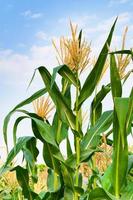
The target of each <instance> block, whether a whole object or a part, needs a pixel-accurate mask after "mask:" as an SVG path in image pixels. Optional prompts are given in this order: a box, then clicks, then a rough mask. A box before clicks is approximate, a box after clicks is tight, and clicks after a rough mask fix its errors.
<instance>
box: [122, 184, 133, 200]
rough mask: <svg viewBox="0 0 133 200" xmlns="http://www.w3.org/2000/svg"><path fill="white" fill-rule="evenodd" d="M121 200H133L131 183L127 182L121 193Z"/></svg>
mask: <svg viewBox="0 0 133 200" xmlns="http://www.w3.org/2000/svg"><path fill="white" fill-rule="evenodd" d="M121 200H133V182H129V184H128V185H127V187H125V188H124V189H123V191H122V196H121Z"/></svg>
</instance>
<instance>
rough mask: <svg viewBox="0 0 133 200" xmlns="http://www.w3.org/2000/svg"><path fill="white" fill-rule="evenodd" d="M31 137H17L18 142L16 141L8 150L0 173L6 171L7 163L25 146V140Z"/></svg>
mask: <svg viewBox="0 0 133 200" xmlns="http://www.w3.org/2000/svg"><path fill="white" fill-rule="evenodd" d="M31 138H32V137H30V136H25V137H20V138H19V139H18V142H17V143H16V146H15V147H14V148H12V150H11V151H10V152H9V154H8V156H7V159H6V162H5V163H4V165H3V166H2V167H1V169H0V175H1V174H3V173H4V172H6V171H7V169H8V165H10V164H11V162H12V161H13V159H14V158H15V156H16V155H17V154H18V153H19V152H20V151H21V150H22V148H23V147H24V146H25V144H26V142H27V141H29V140H30V139H31Z"/></svg>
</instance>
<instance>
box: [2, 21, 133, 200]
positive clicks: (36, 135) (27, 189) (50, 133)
mask: <svg viewBox="0 0 133 200" xmlns="http://www.w3.org/2000/svg"><path fill="white" fill-rule="evenodd" d="M116 21H117V19H116V20H115V22H114V24H113V26H112V28H111V30H110V32H109V35H108V37H107V40H106V42H105V44H104V45H103V48H102V50H101V52H100V54H99V57H98V59H97V61H96V62H95V64H94V67H93V69H92V70H91V72H90V73H89V74H88V76H87V78H86V80H85V82H84V84H83V86H82V84H81V80H80V74H81V73H82V71H83V70H84V69H85V68H86V66H87V65H88V63H89V62H90V57H89V56H90V51H91V47H90V44H87V42H86V41H85V40H83V39H82V38H83V36H82V30H81V31H80V32H79V34H78V37H77V35H76V34H77V27H76V28H74V27H73V25H72V23H70V26H71V32H72V39H71V40H67V39H64V38H61V41H60V51H59V50H58V48H57V47H56V44H55V42H54V41H53V44H54V47H55V49H56V51H57V54H58V62H59V66H58V67H55V68H54V69H53V74H51V73H50V72H49V71H48V69H47V68H46V67H44V66H41V67H38V68H37V69H36V70H37V71H38V72H39V74H40V76H41V78H42V81H43V82H44V88H42V89H40V90H39V91H37V92H35V93H34V94H33V95H32V96H30V97H29V98H27V99H26V100H24V101H22V102H21V103H20V104H18V105H17V106H15V108H14V109H13V110H11V111H10V112H9V114H8V115H7V116H6V118H5V120H4V126H3V134H4V139H5V143H6V145H7V149H8V140H7V139H8V136H7V128H8V123H9V121H10V118H11V116H12V115H13V114H14V113H15V112H19V113H21V114H22V116H20V117H18V118H17V119H16V121H15V123H14V127H13V140H14V147H13V148H12V150H11V151H10V152H9V154H8V156H7V160H6V162H5V164H4V165H3V166H2V167H1V170H0V173H1V174H3V173H5V172H6V171H7V170H11V171H16V177H17V180H18V183H19V185H20V186H21V188H22V193H23V196H24V198H25V199H28V200H33V199H38V200H40V199H43V200H46V199H47V200H93V199H94V200H96V199H97V200H98V199H99V200H102V199H107V200H111V199H112V200H114V199H116V200H120V199H121V200H122V199H123V200H124V199H126V200H128V199H130V200H131V199H133V189H132V188H133V182H132V181H129V180H128V179H127V177H128V174H129V173H130V171H131V170H132V167H133V155H132V154H131V153H130V154H129V152H128V144H127V137H128V135H129V134H131V130H132V120H133V90H132V91H131V93H130V96H129V97H128V98H124V97H122V88H123V84H124V83H125V82H126V80H127V79H128V77H129V75H130V74H131V72H132V71H129V72H128V73H127V74H124V72H125V71H124V69H125V68H124V67H125V66H127V65H128V64H129V62H130V60H131V58H132V50H125V49H124V48H123V47H122V50H120V51H115V52H109V49H110V48H109V47H110V45H111V40H112V36H113V32H114V28H115V24H116ZM107 59H108V64H109V66H110V81H109V83H108V84H107V85H103V86H102V88H101V89H100V90H99V91H97V85H98V84H99V81H100V80H101V78H102V76H103V72H104V70H105V69H106V62H107ZM123 60H124V61H123ZM125 60H126V62H125ZM123 63H126V64H123ZM121 66H122V67H121ZM57 74H58V75H60V77H61V87H59V86H58V85H57V83H56V75H57ZM34 75H35V73H34ZM34 75H33V77H32V80H31V82H32V81H33V79H34ZM73 88H74V90H75V94H76V95H75V96H74V95H73V94H72V93H73ZM109 92H112V99H113V109H112V110H107V111H105V112H103V111H102V104H103V100H104V98H106V96H107V94H108V93H109ZM46 93H48V95H49V98H51V100H52V102H53V105H54V108H53V106H52V105H51V102H50V100H49V99H48V98H47V99H45V98H44V97H42V96H43V95H44V94H46ZM94 93H95V95H94V99H93V100H92V102H91V105H89V106H90V120H89V122H88V127H87V130H86V132H84V129H83V127H84V120H83V115H82V107H83V106H82V105H83V103H84V102H85V101H86V100H87V99H88V98H89V97H91V96H92V95H93V94H94ZM32 102H33V105H34V109H35V112H34V113H31V112H28V111H26V110H22V109H21V107H23V106H25V105H27V104H30V103H32ZM87 107H88V106H87ZM53 109H54V110H53ZM50 112H52V113H53V120H52V122H50V120H49V118H48V115H49V113H50ZM25 118H26V119H29V120H31V129H32V131H33V137H31V136H24V137H20V138H17V135H16V133H17V128H18V125H19V123H20V122H21V121H22V120H24V119H25ZM70 132H71V133H72V134H73V136H74V148H73V149H74V150H73V149H72V142H71V141H70V137H69V133H70ZM103 133H106V135H105V137H106V141H107V144H109V145H110V146H112V148H113V155H112V163H111V164H110V165H109V166H108V168H107V170H106V171H105V173H104V174H102V175H101V174H100V173H99V171H98V170H97V167H96V163H95V159H94V154H95V153H96V152H102V151H103V149H102V148H100V147H101V145H102V134H103ZM110 134H113V139H110V138H109V136H110ZM37 140H40V141H41V142H42V144H43V152H39V150H38V148H37V145H36V142H37ZM63 140H66V152H67V156H66V157H64V156H63V154H62V152H61V150H60V143H61V142H62V141H63ZM20 151H22V152H23V159H24V160H25V161H26V165H25V166H19V165H18V166H15V167H13V168H12V167H11V165H10V163H11V162H12V160H13V159H14V158H15V156H16V155H17V154H18V153H19V152H20ZM39 153H42V156H43V159H44V162H45V164H46V165H47V168H48V177H47V190H44V189H42V191H41V193H39V194H38V193H37V192H35V190H34V185H35V183H36V182H37V168H36V160H37V156H38V154H39ZM82 163H87V164H88V165H90V164H91V169H92V175H91V176H90V177H88V182H87V184H86V185H85V184H84V177H83V174H82V173H81V172H80V165H81V164H82Z"/></svg>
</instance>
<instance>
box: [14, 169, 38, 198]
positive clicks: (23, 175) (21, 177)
mask: <svg viewBox="0 0 133 200" xmlns="http://www.w3.org/2000/svg"><path fill="white" fill-rule="evenodd" d="M12 171H16V176H17V180H18V183H19V185H20V186H21V187H22V193H23V195H24V197H25V198H27V199H28V200H33V199H36V200H40V197H39V196H38V195H37V194H36V193H34V192H33V191H31V189H30V186H29V174H28V170H27V169H24V168H22V167H20V166H17V167H15V168H14V169H13V170H12Z"/></svg>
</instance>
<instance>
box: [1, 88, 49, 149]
mask: <svg viewBox="0 0 133 200" xmlns="http://www.w3.org/2000/svg"><path fill="white" fill-rule="evenodd" d="M46 92H47V90H46V89H45V88H43V89H41V90H39V91H37V92H35V93H34V94H33V95H32V96H30V97H29V98H27V99H26V100H24V101H22V102H21V103H19V104H18V105H17V106H15V107H14V108H13V109H12V110H11V111H10V112H9V114H8V115H7V116H6V117H5V119H4V125H3V135H4V140H5V144H6V145H7V127H8V123H9V121H10V118H11V116H12V114H13V113H14V112H15V111H16V110H17V109H19V108H20V107H22V106H25V105H27V104H30V103H31V102H32V101H34V100H35V99H37V98H39V97H40V96H42V95H43V94H45V93H46Z"/></svg>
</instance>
